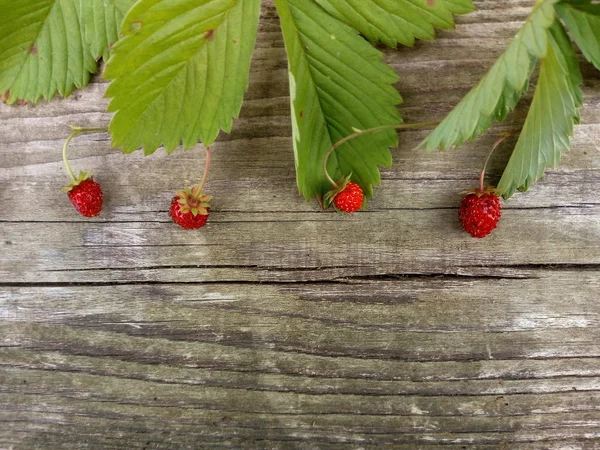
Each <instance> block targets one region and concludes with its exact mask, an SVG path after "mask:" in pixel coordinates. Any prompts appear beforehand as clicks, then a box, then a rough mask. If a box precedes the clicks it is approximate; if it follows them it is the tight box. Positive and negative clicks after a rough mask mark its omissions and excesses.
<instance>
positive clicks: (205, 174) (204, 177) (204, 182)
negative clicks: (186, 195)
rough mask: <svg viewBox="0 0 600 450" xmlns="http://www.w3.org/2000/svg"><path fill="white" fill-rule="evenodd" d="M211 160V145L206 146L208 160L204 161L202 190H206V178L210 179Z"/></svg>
mask: <svg viewBox="0 0 600 450" xmlns="http://www.w3.org/2000/svg"><path fill="white" fill-rule="evenodd" d="M210 162H211V151H210V147H206V161H204V174H203V175H202V180H201V181H200V190H204V185H205V184H206V180H208V172H209V171H210Z"/></svg>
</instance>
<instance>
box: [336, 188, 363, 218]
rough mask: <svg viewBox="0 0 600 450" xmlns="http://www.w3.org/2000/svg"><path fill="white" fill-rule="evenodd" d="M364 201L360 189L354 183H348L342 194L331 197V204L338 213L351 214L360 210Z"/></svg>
mask: <svg viewBox="0 0 600 450" xmlns="http://www.w3.org/2000/svg"><path fill="white" fill-rule="evenodd" d="M364 200H365V196H364V194H363V190H362V189H361V187H360V186H359V185H358V184H356V183H348V185H347V186H346V187H345V188H344V190H343V191H342V192H340V193H339V194H338V195H336V196H335V197H333V204H334V205H335V207H336V208H337V209H339V210H340V211H343V212H346V213H353V212H356V211H358V210H359V209H361V208H362V206H363V202H364Z"/></svg>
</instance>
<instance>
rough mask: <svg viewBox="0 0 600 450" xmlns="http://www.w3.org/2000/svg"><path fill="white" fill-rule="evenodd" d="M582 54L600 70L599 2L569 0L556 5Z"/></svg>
mask: <svg viewBox="0 0 600 450" xmlns="http://www.w3.org/2000/svg"><path fill="white" fill-rule="evenodd" d="M556 11H557V12H558V14H559V15H560V17H561V18H562V19H563V20H564V21H565V24H567V28H568V29H569V30H570V31H571V34H572V35H573V38H574V39H575V42H577V45H578V46H579V48H580V49H581V52H582V53H583V55H584V56H585V57H586V58H587V59H588V61H590V62H591V63H592V64H594V65H595V66H596V68H597V69H598V70H600V4H592V3H591V2H590V1H588V0H570V1H566V2H563V3H559V4H558V5H556Z"/></svg>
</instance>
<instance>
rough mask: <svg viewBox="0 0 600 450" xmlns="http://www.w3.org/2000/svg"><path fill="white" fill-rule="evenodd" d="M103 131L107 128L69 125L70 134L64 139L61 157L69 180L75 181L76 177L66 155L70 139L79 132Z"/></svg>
mask: <svg viewBox="0 0 600 450" xmlns="http://www.w3.org/2000/svg"><path fill="white" fill-rule="evenodd" d="M105 131H108V128H83V127H74V126H71V134H70V135H69V137H68V138H67V140H66V141H65V144H64V145H63V151H62V157H63V162H64V164H65V167H66V168H67V172H68V174H69V177H70V178H71V181H72V182H73V183H75V182H76V181H77V177H76V176H75V172H73V169H72V168H71V164H69V158H68V156H67V152H68V150H69V144H70V143H71V141H72V140H73V139H74V138H76V137H77V136H79V135H80V134H85V133H99V132H105Z"/></svg>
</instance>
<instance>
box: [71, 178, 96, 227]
mask: <svg viewBox="0 0 600 450" xmlns="http://www.w3.org/2000/svg"><path fill="white" fill-rule="evenodd" d="M67 195H68V197H69V200H71V203H73V206H74V207H75V209H76V210H77V212H79V214H81V215H82V216H84V217H94V216H97V215H98V214H100V211H101V210H102V189H101V188H100V185H99V184H98V183H96V182H95V181H94V180H93V179H91V178H85V179H82V180H81V181H78V182H77V183H76V184H74V185H73V186H72V187H70V188H69V191H67Z"/></svg>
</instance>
